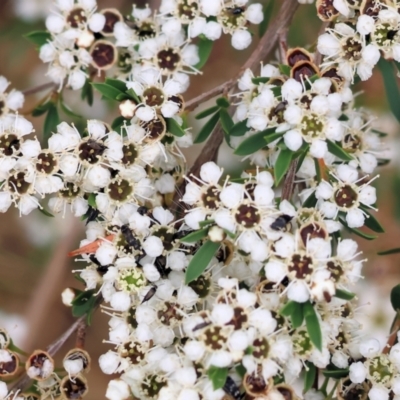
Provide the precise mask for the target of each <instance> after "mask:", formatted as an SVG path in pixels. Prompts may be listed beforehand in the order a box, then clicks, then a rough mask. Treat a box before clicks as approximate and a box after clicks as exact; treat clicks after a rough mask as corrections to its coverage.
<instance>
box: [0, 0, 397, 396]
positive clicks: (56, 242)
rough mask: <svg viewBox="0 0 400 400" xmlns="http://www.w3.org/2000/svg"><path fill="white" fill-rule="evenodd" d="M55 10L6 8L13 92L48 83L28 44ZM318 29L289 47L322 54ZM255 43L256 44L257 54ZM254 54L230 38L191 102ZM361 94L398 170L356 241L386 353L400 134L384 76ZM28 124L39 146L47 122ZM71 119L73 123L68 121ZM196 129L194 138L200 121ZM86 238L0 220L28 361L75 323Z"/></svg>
mask: <svg viewBox="0 0 400 400" xmlns="http://www.w3.org/2000/svg"><path fill="white" fill-rule="evenodd" d="M276 3H279V2H276ZM98 4H99V7H100V8H104V7H116V8H118V9H119V10H120V11H121V12H122V13H123V14H128V13H130V11H131V9H132V1H126V0H112V1H111V0H98ZM136 4H140V3H139V2H137V3H136ZM142 4H143V3H142ZM152 6H153V7H155V8H157V6H158V3H157V1H153V4H152ZM277 8H278V7H277V6H275V9H277ZM52 9H53V7H52V2H51V0H0V60H1V62H0V75H4V76H5V77H6V78H7V79H8V80H9V81H11V86H10V87H14V88H16V89H18V90H25V89H28V88H31V87H34V86H37V85H39V84H42V83H45V82H48V81H49V79H48V78H47V77H46V72H47V68H46V66H44V65H43V64H42V63H41V61H40V60H39V58H38V55H37V51H36V50H35V46H34V45H32V44H31V43H30V42H29V41H28V40H26V39H25V38H24V37H23V35H24V34H26V33H28V32H31V31H34V30H43V29H44V18H45V17H46V16H47V15H48V14H49V13H50V12H51V11H52ZM275 12H276V10H275ZM320 26H321V23H320V21H319V20H318V19H317V18H316V16H315V9H314V6H313V5H310V6H302V7H301V8H300V9H299V11H298V12H297V14H296V16H295V19H294V21H293V23H292V25H291V27H290V31H289V45H290V46H313V45H315V39H316V37H317V33H318V31H319V29H320ZM256 31H257V30H255V32H256ZM256 42H257V39H256V37H255V40H254V41H253V47H254V45H255V44H256ZM251 51H252V48H249V49H247V50H245V51H242V52H238V51H234V50H233V49H232V48H231V46H230V39H229V37H224V38H223V39H222V40H220V41H219V42H217V43H216V44H215V45H214V48H213V52H212V54H211V57H210V60H209V62H208V63H207V65H206V67H205V68H204V73H203V75H202V76H198V77H195V78H193V80H192V85H191V87H190V89H189V91H188V92H187V94H186V96H185V98H186V99H190V98H192V97H194V96H197V95H199V94H200V93H202V92H203V91H206V90H208V89H210V88H212V87H213V86H215V85H218V84H220V83H222V82H224V81H225V80H227V79H229V78H231V77H232V76H233V75H234V74H235V73H236V72H237V71H238V69H239V68H240V66H241V65H242V64H243V63H244V62H245V61H246V59H247V57H248V56H249V54H250V53H251ZM354 91H355V92H357V91H364V93H363V95H362V96H359V97H358V99H357V101H358V103H359V105H360V106H365V107H368V108H370V109H371V110H373V112H374V113H375V114H377V115H378V116H379V120H377V121H376V124H375V128H377V129H379V130H381V131H385V132H388V133H389V134H390V136H389V137H388V138H387V147H388V149H390V152H391V153H392V154H391V155H392V162H391V163H390V164H389V165H388V166H386V167H384V168H381V170H380V171H379V173H380V175H381V178H380V179H378V180H376V181H375V185H376V187H377V188H378V207H379V213H378V218H379V220H380V222H381V223H382V225H383V226H384V228H385V230H386V233H384V234H382V235H380V237H379V238H378V239H377V240H375V241H373V242H369V241H366V240H363V239H359V238H357V237H355V239H356V240H358V242H359V244H360V247H361V249H362V250H363V251H364V255H365V258H367V259H368V262H366V264H365V269H364V274H365V279H364V280H363V281H361V282H360V284H359V286H358V290H357V291H358V293H359V301H360V306H361V307H362V308H361V310H360V311H362V313H363V314H365V317H363V318H362V319H363V321H364V326H365V329H366V332H367V333H369V334H373V335H377V336H378V337H379V339H380V341H381V342H382V344H383V343H384V342H385V340H386V335H387V334H388V331H389V327H390V323H391V320H392V318H393V316H394V312H393V311H392V309H391V306H390V302H389V293H390V289H391V288H392V287H393V286H394V285H396V284H397V283H399V281H400V268H399V263H400V255H391V256H385V257H382V256H378V255H377V254H376V253H377V251H381V250H384V249H390V248H393V247H400V200H399V197H400V157H399V154H400V140H399V139H400V129H399V128H400V127H399V126H398V123H397V122H396V120H395V119H394V118H393V117H392V115H391V114H390V112H389V111H388V105H387V101H386V97H385V93H384V89H383V84H382V81H381V77H380V74H379V72H378V71H376V72H375V75H374V77H373V78H372V79H370V80H369V81H368V82H367V83H365V84H362V85H358V86H357V87H356V88H354ZM45 95H46V92H42V93H39V94H37V95H30V96H28V97H27V98H26V101H25V105H24V108H23V110H22V113H23V114H24V113H29V112H30V111H31V110H32V109H33V108H34V107H35V104H37V103H38V102H39V101H40V99H41V98H42V97H43V96H45ZM65 98H66V103H67V104H68V105H69V106H70V107H71V108H72V109H73V110H79V114H81V115H83V116H84V117H86V118H99V119H102V120H104V121H106V122H108V123H111V122H112V120H113V119H114V117H115V115H116V113H115V110H113V109H112V108H110V107H109V105H107V104H106V105H105V104H103V103H102V102H100V101H99V98H97V99H96V101H95V103H94V105H93V107H91V108H90V107H88V106H87V105H86V104H84V103H82V104H81V103H80V99H79V94H77V93H72V92H70V93H68V91H66V94H65ZM204 107H206V105H204ZM399 107H400V104H399ZM28 118H30V120H31V121H32V122H33V124H34V125H35V128H36V135H37V136H38V137H40V135H41V129H42V126H43V118H41V117H38V118H32V117H28ZM64 120H66V121H67V122H71V120H70V119H68V117H66V118H64ZM192 122H193V125H194V127H195V128H194V129H195V130H194V132H196V123H197V122H195V121H192ZM81 123H82V121H81ZM199 151H201V146H199V145H196V146H194V147H193V149H192V150H191V152H189V153H187V157H188V164H190V163H191V162H193V161H194V158H195V157H196V154H198V153H199ZM219 160H220V164H221V165H222V166H224V167H225V168H226V169H227V170H228V171H232V172H234V171H235V170H236V169H237V168H238V167H239V161H240V160H239V158H235V157H234V156H232V154H231V151H230V149H229V148H228V147H223V148H222V149H221V152H220V159H219ZM83 236H84V225H83V223H81V222H80V221H79V220H77V219H74V218H72V217H70V216H68V214H67V216H66V217H65V218H62V217H61V216H58V217H56V218H48V217H45V216H44V215H42V214H41V213H39V212H33V213H31V215H29V216H27V217H24V218H19V216H18V212H17V211H16V210H12V209H10V211H9V212H8V213H6V214H1V215H0V327H5V328H6V329H7V330H9V332H10V333H11V336H12V338H13V340H14V341H15V342H16V344H17V345H18V346H19V347H22V348H23V349H24V350H26V351H27V352H30V351H32V350H34V349H36V348H45V347H46V346H47V345H49V344H50V343H51V342H53V341H54V340H55V339H56V338H57V337H58V336H60V334H62V333H63V332H64V331H65V330H66V329H67V328H68V327H69V326H70V325H71V323H72V322H73V321H74V319H73V317H72V315H71V310H70V309H69V308H66V307H65V306H63V305H62V303H61V297H60V293H61V292H62V290H63V289H64V288H66V287H70V286H75V287H80V284H79V282H77V281H76V280H74V278H73V274H72V273H71V271H72V270H73V269H79V268H80V265H79V264H77V263H74V262H73V261H72V260H71V259H68V258H67V253H68V252H69V251H70V250H72V249H74V248H76V247H77V246H78V243H79V240H80V239H81V238H83ZM80 288H81V287H80ZM360 318H361V317H360ZM107 320H108V317H107V316H104V315H103V314H102V313H101V312H99V311H98V312H96V313H95V315H94V318H93V323H92V326H91V327H89V328H88V330H87V341H86V347H87V350H88V351H89V353H90V354H91V355H92V358H93V360H94V362H93V367H92V370H91V372H90V373H89V376H88V380H89V386H90V393H89V395H88V396H87V399H89V400H98V399H101V398H104V393H105V389H106V386H107V382H108V380H109V377H108V376H104V375H102V374H101V372H100V371H99V369H98V367H97V359H98V357H99V356H100V354H102V353H105V352H106V351H107V350H108V349H109V348H110V346H109V345H107V344H104V343H102V341H103V339H105V338H107V337H108V326H107ZM74 340H75V338H74V335H73V337H72V338H71V339H70V340H69V341H68V342H67V343H66V345H65V346H64V347H63V349H61V351H59V353H58V355H57V356H56V360H57V361H58V362H61V360H62V357H63V356H64V354H65V353H66V352H67V351H68V349H69V348H71V347H72V346H73V344H74Z"/></svg>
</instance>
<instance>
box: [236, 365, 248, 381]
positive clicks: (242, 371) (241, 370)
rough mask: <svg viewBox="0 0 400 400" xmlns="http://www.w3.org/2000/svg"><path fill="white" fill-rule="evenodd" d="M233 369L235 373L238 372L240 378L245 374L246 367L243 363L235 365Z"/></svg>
mask: <svg viewBox="0 0 400 400" xmlns="http://www.w3.org/2000/svg"><path fill="white" fill-rule="evenodd" d="M235 371H236V372H237V374H238V375H239V376H240V377H242V378H243V377H244V376H245V375H246V372H247V370H246V368H245V367H244V366H243V364H239V365H237V366H236V367H235Z"/></svg>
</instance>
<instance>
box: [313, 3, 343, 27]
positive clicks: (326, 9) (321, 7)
mask: <svg viewBox="0 0 400 400" xmlns="http://www.w3.org/2000/svg"><path fill="white" fill-rule="evenodd" d="M333 1H334V0H317V4H316V6H317V15H318V18H319V19H321V20H322V21H325V22H327V21H333V20H334V19H335V18H336V17H337V16H338V15H339V11H338V10H336V8H335V7H334V6H333Z"/></svg>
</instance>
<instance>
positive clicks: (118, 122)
mask: <svg viewBox="0 0 400 400" xmlns="http://www.w3.org/2000/svg"><path fill="white" fill-rule="evenodd" d="M125 121H128V120H127V119H126V118H124V117H123V116H119V117H117V118H115V119H114V121H113V122H112V124H111V129H112V130H113V131H115V132H118V133H121V128H122V127H123V126H124V122H125Z"/></svg>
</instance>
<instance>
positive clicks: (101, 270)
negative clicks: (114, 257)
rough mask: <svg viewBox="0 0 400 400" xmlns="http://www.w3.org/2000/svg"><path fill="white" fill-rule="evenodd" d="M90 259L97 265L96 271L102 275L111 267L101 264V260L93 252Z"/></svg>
mask: <svg viewBox="0 0 400 400" xmlns="http://www.w3.org/2000/svg"><path fill="white" fill-rule="evenodd" d="M89 258H90V261H91V262H92V263H93V264H96V265H97V268H96V271H97V272H98V273H99V274H100V275H104V274H105V273H107V272H108V268H109V267H110V265H101V264H100V262H99V260H98V259H97V258H96V256H95V255H94V254H91V255H90V256H89Z"/></svg>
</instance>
